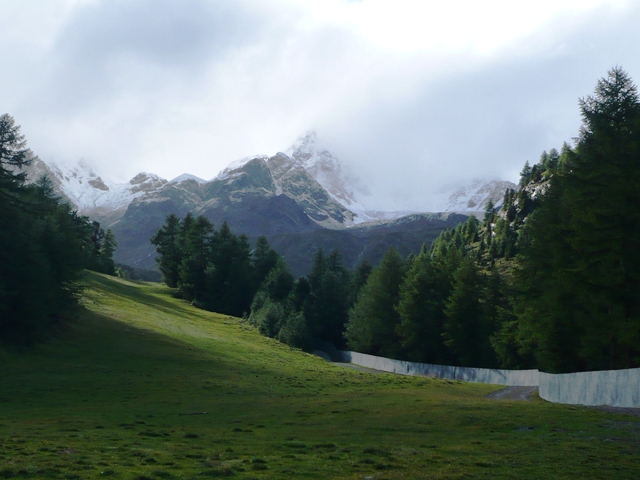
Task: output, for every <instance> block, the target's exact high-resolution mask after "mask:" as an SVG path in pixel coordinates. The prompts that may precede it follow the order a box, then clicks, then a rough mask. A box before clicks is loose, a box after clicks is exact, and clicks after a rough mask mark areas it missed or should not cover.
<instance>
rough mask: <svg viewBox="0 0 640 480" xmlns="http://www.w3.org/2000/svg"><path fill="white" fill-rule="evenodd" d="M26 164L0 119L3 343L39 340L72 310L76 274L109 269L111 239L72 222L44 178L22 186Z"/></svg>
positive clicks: (20, 142)
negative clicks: (92, 267)
mask: <svg viewBox="0 0 640 480" xmlns="http://www.w3.org/2000/svg"><path fill="white" fill-rule="evenodd" d="M32 158H33V154H32V153H31V151H30V150H29V149H28V148H27V147H26V140H25V138H24V136H23V135H22V134H21V133H20V127H19V126H17V125H16V124H15V121H14V119H13V118H12V117H11V116H10V115H8V114H4V115H1V116H0V212H1V214H0V339H3V340H4V341H9V342H11V343H18V342H19V343H25V342H30V341H33V340H36V339H38V338H40V337H42V336H43V335H45V334H46V333H47V331H48V330H49V327H50V326H51V325H52V324H54V323H56V322H59V321H60V318H61V315H63V314H64V313H65V312H66V311H68V310H69V308H71V307H73V306H74V305H76V303H77V298H78V295H79V293H80V286H79V284H78V280H79V278H80V276H81V273H82V271H83V269H84V268H87V267H90V266H94V267H96V268H98V269H100V270H103V271H109V270H110V269H111V270H112V269H113V260H112V259H111V255H112V254H113V250H114V249H115V240H114V239H113V235H112V234H109V232H108V233H106V234H105V233H104V232H103V231H102V230H101V229H100V226H99V224H98V225H97V226H96V225H94V224H92V223H91V222H90V221H89V220H88V219H87V218H86V217H81V216H78V215H77V214H76V212H75V211H73V209H72V208H71V207H70V206H69V204H67V203H66V202H64V201H62V200H61V199H60V198H59V197H58V196H56V195H55V193H54V190H53V186H52V184H51V181H50V180H49V179H47V178H46V177H43V178H41V179H40V180H38V181H37V182H35V183H33V184H27V183H26V175H25V173H24V172H23V171H22V169H23V168H24V167H25V166H27V165H28V164H29V162H30V161H31V159H32ZM96 229H97V230H96ZM96 232H97V233H96ZM97 234H99V235H97Z"/></svg>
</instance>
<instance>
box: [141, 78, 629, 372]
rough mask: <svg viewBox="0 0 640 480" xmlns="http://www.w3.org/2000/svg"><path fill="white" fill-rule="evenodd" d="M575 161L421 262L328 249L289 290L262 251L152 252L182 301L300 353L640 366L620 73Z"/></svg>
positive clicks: (215, 241)
mask: <svg viewBox="0 0 640 480" xmlns="http://www.w3.org/2000/svg"><path fill="white" fill-rule="evenodd" d="M579 107H580V112H581V114H582V120H583V124H582V126H581V127H580V133H579V137H578V138H577V139H576V141H575V145H574V146H573V147H572V146H570V145H569V144H567V143H565V144H564V145H563V146H562V147H561V149H560V151H558V150H556V149H551V150H550V151H549V152H546V151H545V152H543V153H542V155H541V157H540V160H539V162H538V163H536V164H534V165H533V166H531V165H530V164H529V163H528V162H527V163H526V164H525V166H524V168H523V169H522V172H521V175H520V183H519V185H518V188H517V190H509V191H507V192H506V194H505V197H504V202H503V203H502V205H501V208H499V209H496V208H494V206H493V205H491V204H489V205H488V206H487V208H486V212H485V214H484V218H483V219H482V220H479V219H476V218H475V217H473V216H471V217H469V219H468V221H467V222H465V223H463V224H461V225H459V226H457V227H456V228H454V229H453V230H449V231H445V232H443V233H442V234H441V235H440V236H439V237H438V238H437V239H436V240H435V241H434V242H433V243H432V244H431V245H430V246H428V247H427V246H426V245H425V246H423V248H422V250H421V251H420V252H419V254H417V255H411V256H409V257H408V258H401V257H400V256H399V255H398V254H397V253H396V252H395V251H394V250H393V249H390V250H389V251H388V252H387V253H386V255H385V256H384V258H383V259H382V261H381V262H380V264H379V265H378V266H376V267H372V266H371V265H369V264H368V263H366V262H363V263H361V264H360V265H358V266H357V267H356V268H355V269H354V270H353V271H348V270H347V269H345V268H344V266H343V265H342V262H341V258H340V254H339V252H338V251H333V252H330V253H326V252H324V251H323V250H322V249H319V250H318V251H317V252H316V253H315V255H314V257H313V262H312V269H311V272H310V273H309V275H307V276H306V277H301V278H298V279H295V278H294V277H293V276H292V275H291V273H290V272H289V270H288V269H287V266H286V265H285V263H284V262H283V261H282V259H281V258H280V257H279V255H278V254H277V253H276V252H274V251H273V250H272V249H271V248H270V247H269V245H268V242H267V240H266V238H264V237H262V238H260V239H259V240H258V242H257V243H256V245H255V247H254V248H253V249H251V247H250V245H249V243H248V241H247V238H246V237H244V236H242V235H240V236H236V235H235V234H233V233H232V232H231V231H230V229H229V227H228V226H227V225H226V224H223V225H222V226H221V227H220V229H219V230H215V228H214V226H213V225H211V224H210V223H209V222H208V221H207V220H206V219H205V218H203V217H197V218H194V217H192V216H190V215H187V216H186V217H185V218H184V219H179V218H177V217H175V216H169V217H168V218H167V219H166V222H165V225H163V227H162V228H161V230H160V231H159V232H158V233H157V234H156V235H155V236H154V237H153V238H152V243H154V244H155V245H156V247H157V251H158V253H159V254H160V257H159V259H158V260H159V266H160V269H161V271H162V274H163V277H164V279H165V282H166V283H167V285H169V286H172V287H176V288H177V290H176V292H177V295H179V296H181V297H182V298H184V299H186V300H189V301H192V302H193V303H194V304H196V305H198V306H201V307H202V308H205V309H209V310H214V311H217V312H221V313H227V314H229V315H236V316H240V315H244V318H245V319H246V320H247V321H248V322H250V323H251V324H253V325H254V326H255V327H257V328H258V329H259V330H260V332H261V333H263V334H264V335H267V336H270V337H273V338H277V339H279V340H280V341H282V342H284V343H287V344H289V345H291V346H294V347H298V348H302V349H305V350H312V349H316V348H317V349H323V348H325V349H326V348H331V347H335V348H348V349H351V350H355V351H359V352H363V353H369V354H373V355H380V356H385V357H391V358H396V359H403V360H410V361H418V362H426V363H436V364H447V365H461V366H475V367H489V368H495V367H504V368H514V369H519V368H539V369H540V370H543V371H547V372H556V373H557V372H572V371H585V370H601V369H616V368H630V367H637V366H640V279H639V272H640V252H639V249H638V245H640V214H639V212H638V208H637V195H638V192H639V191H640V188H639V187H640V102H639V100H638V94H637V88H636V86H635V85H634V84H633V82H632V80H631V78H630V77H629V76H628V74H627V73H626V72H625V71H624V70H622V69H621V68H619V67H616V68H613V69H612V70H610V71H609V72H608V75H607V76H606V77H605V78H603V79H601V80H599V81H598V83H597V86H596V88H595V92H594V94H593V95H591V96H587V97H586V98H584V99H581V100H580V101H579Z"/></svg>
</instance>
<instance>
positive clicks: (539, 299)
mask: <svg viewBox="0 0 640 480" xmlns="http://www.w3.org/2000/svg"><path fill="white" fill-rule="evenodd" d="M580 108H581V112H582V117H583V122H584V123H583V126H582V129H581V133H580V138H579V139H578V143H577V146H576V149H575V150H573V151H572V150H569V149H566V148H565V149H563V153H562V155H561V158H560V160H559V164H558V166H557V168H556V169H555V171H554V174H553V175H552V176H551V178H550V186H549V189H548V191H547V193H546V194H545V195H544V198H543V201H542V204H541V206H540V208H539V209H538V210H536V211H535V212H534V214H533V215H531V217H530V220H531V221H529V219H528V220H527V224H526V228H525V233H526V238H527V243H526V245H524V248H523V251H522V256H521V265H522V269H521V275H520V276H519V278H520V282H519V283H520V287H521V290H522V293H521V295H520V301H519V302H518V304H517V307H518V313H519V321H520V326H519V328H520V329H521V331H522V332H523V334H522V336H526V337H527V338H528V340H529V342H531V343H532V344H533V346H534V348H535V352H536V358H537V360H538V364H539V366H540V368H542V369H546V370H550V371H572V370H576V369H609V368H624V367H635V366H638V365H640V278H639V275H640V251H639V250H638V249H637V248H636V246H637V245H638V244H639V243H640V212H638V209H637V208H636V205H635V203H636V198H637V192H638V187H639V186H640V104H639V102H638V95H637V92H636V87H635V86H634V85H633V83H632V81H631V79H630V78H629V77H628V75H627V74H626V73H625V72H624V71H623V70H622V69H620V68H614V69H612V70H611V71H610V72H609V74H608V76H607V78H604V79H602V80H600V81H599V82H598V85H597V87H596V90H595V94H594V96H590V97H587V98H586V99H584V100H581V101H580Z"/></svg>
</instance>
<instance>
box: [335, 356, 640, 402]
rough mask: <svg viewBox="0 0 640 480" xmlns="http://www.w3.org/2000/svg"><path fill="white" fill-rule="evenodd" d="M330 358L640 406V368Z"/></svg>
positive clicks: (560, 398)
mask: <svg viewBox="0 0 640 480" xmlns="http://www.w3.org/2000/svg"><path fill="white" fill-rule="evenodd" d="M333 360H334V361H338V362H344V363H353V364H354V365H360V366H362V367H368V368H373V369H375V370H381V371H384V372H391V373H399V374H402V375H423V376H427V377H436V378H444V379H449V380H461V381H465V382H479V383H490V384H495V385H506V386H522V387H525V386H526V387H539V393H540V397H541V398H543V399H545V400H547V401H549V402H553V403H567V404H573V405H609V406H612V407H631V408H640V368H631V369H627V370H605V371H599V372H581V373H565V374H558V375H555V374H551V373H544V372H539V371H538V370H499V369H489V368H471V367H451V366H447V365H431V364H428V363H415V362H405V361H402V360H393V359H390V358H384V357H376V356H374V355H367V354H364V353H358V352H345V351H336V352H335V353H333Z"/></svg>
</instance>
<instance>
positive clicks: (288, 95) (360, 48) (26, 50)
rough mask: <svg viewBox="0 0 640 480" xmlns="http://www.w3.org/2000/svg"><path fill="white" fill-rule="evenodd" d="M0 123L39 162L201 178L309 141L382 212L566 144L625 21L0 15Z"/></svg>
mask: <svg viewBox="0 0 640 480" xmlns="http://www.w3.org/2000/svg"><path fill="white" fill-rule="evenodd" d="M0 45H1V46H2V53H0V72H2V73H1V74H0V113H4V112H7V113H9V114H11V115H13V116H14V118H15V119H16V122H17V123H18V124H20V125H22V132H23V133H24V134H25V135H26V137H27V140H28V142H29V146H30V147H31V148H32V150H33V151H34V153H36V154H37V155H39V156H40V157H41V158H42V159H43V160H45V161H48V160H53V161H57V162H69V161H72V162H75V161H77V160H78V159H80V158H83V159H85V160H86V161H87V162H88V163H89V164H90V165H92V166H93V167H94V169H95V170H96V171H97V172H98V173H99V174H102V175H103V176H105V177H107V178H110V179H113V180H117V181H126V180H128V179H129V178H131V177H132V176H134V175H135V174H136V173H138V172H140V171H149V172H154V173H157V174H159V175H161V176H163V177H165V178H168V179H171V178H173V177H175V176H177V175H179V174H181V173H184V172H188V173H192V174H195V175H198V176H200V177H203V178H206V179H210V178H212V177H214V176H215V175H216V174H217V173H218V172H219V171H220V170H222V169H223V168H224V167H225V166H226V165H227V164H229V163H230V162H232V161H234V160H237V159H239V158H241V157H245V156H248V155H252V154H258V153H260V154H274V153H276V152H277V151H281V150H286V148H287V147H288V146H289V145H290V144H291V143H293V141H294V140H295V139H296V138H297V137H298V136H299V135H301V134H303V133H305V132H306V131H307V130H310V129H315V130H316V132H317V134H318V137H319V139H320V141H321V142H322V144H323V145H324V146H326V147H327V148H328V149H329V150H331V151H332V152H334V154H335V155H336V156H337V157H338V158H340V160H341V161H342V162H343V163H344V164H346V165H347V166H348V167H350V168H351V170H352V171H353V172H355V173H356V174H357V175H358V176H360V177H362V178H363V179H364V181H365V182H366V183H368V184H369V185H370V186H371V187H372V188H373V189H374V190H375V189H381V191H382V189H384V191H385V192H386V193H387V194H393V193H394V192H395V193H397V194H398V195H401V194H402V195H408V192H417V191H421V192H422V195H420V196H424V192H425V191H431V190H436V189H438V188H440V187H442V186H443V185H447V184H452V183H463V182H466V181H470V180H472V179H473V178H476V177H497V178H502V179H508V180H515V179H516V178H517V174H518V172H519V171H520V170H521V168H522V165H523V164H524V162H525V160H529V161H530V162H533V163H535V162H536V161H537V160H538V158H539V156H540V153H541V152H542V151H543V150H549V149H551V148H553V147H556V148H558V149H559V148H560V147H561V146H562V143H563V142H564V141H569V142H572V138H573V137H575V136H576V135H577V134H578V129H579V127H580V123H581V119H580V112H579V110H578V99H579V98H581V97H584V96H586V95H589V94H591V93H592V92H593V89H594V87H595V84H596V82H597V80H598V79H599V78H600V77H603V76H605V75H606V73H607V71H608V70H609V69H610V68H611V67H613V66H616V65H620V66H622V67H623V68H624V69H625V70H626V71H627V72H628V73H629V74H630V75H631V76H632V78H634V80H635V81H636V82H639V81H640V2H638V1H598V0H536V1H524V0H523V1H513V0H483V1H478V0H470V1H462V0H460V1H454V0H449V1H446V2H443V1H441V0H438V1H431V0H416V1H412V0H394V1H390V0H361V1H347V0H317V1H316V0H237V1H231V0H224V1H214V0H102V1H101V0H40V1H37V0H2V1H1V2H0Z"/></svg>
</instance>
